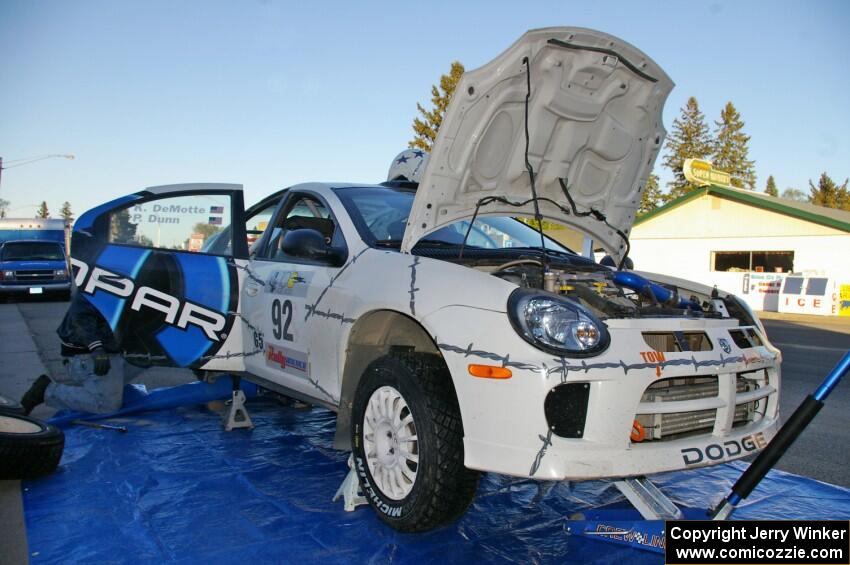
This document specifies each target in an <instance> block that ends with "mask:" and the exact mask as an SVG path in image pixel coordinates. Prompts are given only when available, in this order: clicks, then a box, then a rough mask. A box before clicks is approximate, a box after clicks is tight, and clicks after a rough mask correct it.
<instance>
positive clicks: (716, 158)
mask: <svg viewBox="0 0 850 565" xmlns="http://www.w3.org/2000/svg"><path fill="white" fill-rule="evenodd" d="M714 125H715V126H716V129H715V134H714V137H715V140H714V149H713V151H712V155H711V156H712V162H713V166H714V168H715V169H719V170H721V171H726V172H727V173H729V175H730V176H731V177H732V186H735V187H738V188H747V189H749V190H753V189H754V188H755V187H756V172H755V168H754V167H753V164H754V163H755V161H750V160H749V159H747V157H748V154H749V148H748V145H747V144H748V143H749V142H750V136H749V135H747V134H745V133H744V131H743V129H744V121H743V120H742V119H741V114H740V113H739V112H738V110H736V109H735V106H734V105H733V104H732V103H731V102H727V103H726V106H724V107H723V110H721V112H720V119H719V120H718V121H716V122H714Z"/></svg>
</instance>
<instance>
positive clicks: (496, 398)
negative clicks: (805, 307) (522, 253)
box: [426, 306, 780, 480]
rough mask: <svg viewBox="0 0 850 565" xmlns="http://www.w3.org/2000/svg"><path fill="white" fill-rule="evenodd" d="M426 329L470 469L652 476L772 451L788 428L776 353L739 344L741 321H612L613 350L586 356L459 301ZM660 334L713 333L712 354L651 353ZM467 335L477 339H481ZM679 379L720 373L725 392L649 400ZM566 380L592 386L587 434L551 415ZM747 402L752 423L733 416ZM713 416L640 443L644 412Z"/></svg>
mask: <svg viewBox="0 0 850 565" xmlns="http://www.w3.org/2000/svg"><path fill="white" fill-rule="evenodd" d="M426 323H427V325H428V327H429V329H431V330H432V332H433V335H436V336H437V341H438V346H439V347H440V350H441V352H442V354H443V357H444V358H445V360H446V363H447V365H448V367H449V370H450V372H451V373H452V377H453V381H454V385H455V390H456V392H457V396H458V403H459V405H460V410H461V416H462V418H463V426H464V450H465V464H466V466H467V467H469V468H472V469H479V470H482V471H492V472H498V473H503V474H508V475H515V476H521V477H534V478H539V479H546V480H563V479H598V478H609V477H626V476H634V475H646V474H652V473H659V472H663V471H672V470H679V469H685V468H694V467H702V466H707V465H713V464H717V463H722V462H726V461H732V460H734V459H738V458H740V457H744V456H747V455H749V454H751V453H755V452H757V451H759V450H760V449H761V448H763V447H764V446H766V445H767V442H769V441H770V439H771V438H772V437H773V436H774V435H775V434H776V431H777V430H778V427H779V418H778V406H779V402H778V400H779V388H780V373H779V360H780V357H779V353H778V351H775V350H771V349H770V348H769V347H767V346H765V345H759V346H756V347H745V348H743V349H741V348H739V347H738V346H737V345H736V344H735V342H734V341H733V339H732V338H731V337H730V334H729V330H730V329H735V328H736V327H737V326H736V325H735V324H736V322H735V321H734V320H702V319H679V318H656V319H639V320H608V321H607V324H608V327H609V331H610V333H611V345H610V346H609V348H608V350H607V351H605V352H604V353H603V354H601V355H599V356H597V357H592V358H585V359H570V358H559V357H553V356H552V355H549V354H547V353H545V352H543V351H540V350H537V349H536V348H534V347H532V346H531V345H529V344H528V343H526V342H525V341H523V340H522V339H521V338H520V337H519V336H518V335H516V333H515V332H514V330H513V329H512V328H511V326H510V323H509V322H508V319H507V315H506V314H504V313H500V312H493V311H484V310H479V309H472V308H467V307H464V306H451V307H447V308H444V309H442V310H439V311H437V312H435V313H433V314H431V315H430V316H428V317H427V319H426ZM663 330H666V331H700V332H705V334H706V335H707V336H708V339H709V341H710V342H711V344H712V348H711V350H709V351H685V352H676V353H673V352H667V353H664V354H663V356H662V357H661V358H659V357H658V356H657V355H650V354H649V352H653V348H652V347H650V346H649V345H648V344H647V342H646V341H645V339H644V337H643V332H658V331H663ZM469 336H475V338H474V341H472V343H470V339H469ZM721 344H722V347H721ZM642 354H643V355H642ZM647 359H649V362H647ZM471 363H476V364H490V365H500V366H505V367H508V368H510V369H511V370H512V372H513V376H512V377H511V378H510V379H504V380H494V379H485V378H477V377H473V376H471V375H470V374H469V372H468V365H469V364H471ZM756 373H757V374H758V383H757V384H758V386H759V388H758V389H757V390H756V391H748V392H740V391H739V390H737V387H736V384H735V383H736V381H737V380H739V379H741V378H743V377H741V375H749V376H750V377H748V378H752V377H751V375H753V374H756ZM674 377H710V378H712V379H714V378H716V383H717V387H716V393H712V394H713V396H711V397H710V398H705V397H703V398H700V399H697V400H680V401H673V402H666V403H659V402H651V401H647V398H646V397H645V396H644V395H645V393H646V392H647V389H648V388H649V387H650V386H651V385H653V383H657V382H659V381H660V380H662V379H668V378H674ZM753 382H756V381H753ZM562 383H583V384H586V385H587V386H588V388H589V394H588V402H587V415H586V418H585V421H584V427H583V429H582V432H581V434H580V435H579V436H578V437H571V438H568V437H560V436H558V435H557V434H556V433H554V431H553V430H552V429H550V424H549V423H548V422H547V419H546V416H545V414H544V402H545V399H546V396H547V394H549V392H550V390H551V389H553V388H555V387H556V386H558V385H560V384H562ZM746 403H752V404H751V406H753V407H754V408H755V409H754V410H753V411H752V412H753V413H752V415H751V419H749V420H748V421H746V422H741V421H736V418H737V417H738V416H736V410H735V408H736V406H737V407H739V408H740V406H742V405H744V404H746ZM707 409H708V410H709V412H710V413H711V414H712V419H711V422H710V423H709V424H707V428H703V429H701V430H699V431H694V432H692V433H690V434H687V433H682V434H674V435H672V436H671V437H672V439H670V438H668V437H664V438H661V439H657V440H654V441H635V440H634V439H633V435H632V432H633V424H634V422H635V420H636V417H637V415H638V414H646V413H647V411H652V412H660V413H668V414H672V413H675V416H674V418H680V417H687V416H688V415H689V414H695V413H700V414H702V415H703V416H704V415H705V414H706V410H707ZM712 411H713V412H712ZM738 413H739V414H740V410H739V411H738ZM680 415H684V416H680ZM659 418H660V416H659Z"/></svg>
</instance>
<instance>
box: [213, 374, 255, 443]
mask: <svg viewBox="0 0 850 565" xmlns="http://www.w3.org/2000/svg"><path fill="white" fill-rule="evenodd" d="M230 379H231V381H232V382H233V396H232V397H231V399H230V402H229V404H230V405H229V406H228V407H227V411H226V412H225V413H224V417H223V418H222V422H221V425H222V426H224V431H226V432H229V431H231V430H234V429H236V428H253V427H254V423H253V422H252V421H251V416H249V415H248V410H246V409H245V393H244V392H243V391H242V389H241V388H240V382H241V380H242V379H240V378H239V377H237V376H234V375H230Z"/></svg>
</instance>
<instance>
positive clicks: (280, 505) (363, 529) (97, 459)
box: [24, 399, 850, 565]
mask: <svg viewBox="0 0 850 565" xmlns="http://www.w3.org/2000/svg"><path fill="white" fill-rule="evenodd" d="M249 409H250V414H251V417H252V419H253V421H254V424H255V425H256V428H255V429H254V430H236V431H233V432H224V431H223V430H222V427H221V423H220V418H219V415H218V414H217V413H216V412H213V411H211V410H209V409H207V408H205V407H183V408H175V409H171V410H165V411H157V412H144V413H141V414H137V415H135V416H125V417H122V418H113V419H110V420H108V421H107V422H106V423H110V424H116V423H120V424H121V425H126V426H128V427H129V428H130V431H129V432H128V433H126V434H120V433H117V432H114V431H107V430H98V429H91V428H83V427H77V426H72V427H70V428H67V429H66V430H65V433H66V447H65V454H64V456H63V458H62V462H61V465H60V468H59V470H58V471H57V472H56V473H55V474H53V475H51V476H49V477H46V478H44V479H40V480H35V481H27V482H26V483H24V488H25V490H24V509H25V515H26V522H27V535H28V538H29V548H30V554H31V562H32V563H35V564H38V563H90V562H96V563H121V564H124V563H126V564H132V563H201V562H203V563H252V564H253V565H259V564H261V563H280V562H302V561H307V562H314V561H321V562H323V563H334V562H339V563H343V562H344V563H351V562H355V563H370V562H371V563H384V562H396V563H421V562H440V563H443V562H469V561H472V562H504V561H513V562H522V563H527V562H537V563H547V562H558V563H564V562H577V563H589V562H597V563H617V562H629V563H644V562H646V563H663V556H662V555H660V554H654V553H649V552H645V551H639V550H634V549H630V548H627V547H622V546H616V545H612V544H607V543H604V542H599V541H595V540H591V539H587V538H582V537H577V536H572V535H569V534H568V533H567V532H566V526H567V524H568V522H567V517H568V516H570V515H572V514H573V513H575V512H580V511H581V510H583V509H586V508H592V507H598V506H601V505H605V504H612V503H613V504H617V503H618V501H621V500H622V497H621V496H620V495H619V492H618V491H617V490H616V488H615V487H614V486H613V485H611V484H610V483H607V482H603V481H595V482H586V483H577V484H576V483H574V484H569V483H541V482H537V481H530V480H520V479H515V478H510V477H502V476H498V475H489V474H488V475H485V476H484V477H483V479H482V481H481V485H480V488H479V491H478V494H477V496H476V499H475V502H474V503H473V506H472V507H471V508H470V509H469V511H468V512H467V514H466V515H465V516H464V517H463V518H462V519H461V520H459V521H458V522H457V523H456V524H453V525H451V526H449V527H446V528H443V529H441V530H438V531H434V532H429V533H425V534H400V533H397V532H395V531H393V530H391V529H390V528H388V527H387V526H385V525H384V524H383V523H382V522H380V521H379V520H378V519H377V517H376V516H375V514H374V513H373V512H372V511H371V509H370V508H368V507H366V506H362V507H358V509H357V510H356V511H355V512H345V511H344V510H343V506H342V502H341V501H340V502H336V503H334V502H331V497H332V496H333V494H334V493H335V491H336V489H337V487H338V486H339V485H340V483H341V481H342V480H343V478H344V477H345V475H346V473H347V470H348V469H347V466H346V459H347V454H344V453H340V452H337V451H335V450H333V449H332V447H331V446H332V442H333V434H334V424H335V422H334V415H333V414H332V413H330V412H328V411H326V410H323V409H312V410H303V409H297V408H294V407H281V406H279V405H278V404H277V403H275V402H274V401H272V400H268V399H259V400H257V401H254V402H251V403H250V404H249ZM744 468H745V465H744V464H740V463H733V464H728V465H721V466H718V467H713V468H710V469H703V470H699V471H691V472H686V473H670V474H666V475H663V476H660V477H658V478H657V480H656V481H655V482H656V484H658V485H659V486H660V487H661V488H662V489H663V490H664V491H665V492H666V493H667V494H668V495H669V496H670V497H671V498H673V499H674V500H676V501H677V502H679V503H681V504H684V505H687V506H691V507H701V508H706V507H708V506H710V505H712V504H714V503H716V502H717V501H718V500H719V499H720V497H721V495H722V494H724V493H726V492H727V491H728V489H729V487H730V486H731V485H732V483H733V482H734V481H735V479H737V477H738V475H739V474H740V472H741V471H742V470H743V469H744ZM620 504H622V502H620ZM735 517H736V518H737V519H745V518H746V519H780V518H800V519H802V518H806V519H847V518H848V517H850V490H847V489H844V488H840V487H836V486H833V485H828V484H824V483H820V482H818V481H814V480H812V479H807V478H804V477H798V476H795V475H790V474H787V473H782V472H775V471H774V472H771V473H770V475H768V477H767V478H766V479H765V481H764V482H763V483H762V484H761V485H760V486H759V488H758V489H757V490H756V491H755V492H754V493H753V494H752V495H751V496H750V498H749V499H748V500H747V501H746V502H745V504H744V505H743V506H742V507H741V508H740V509H739V510H738V512H737V513H736V514H735Z"/></svg>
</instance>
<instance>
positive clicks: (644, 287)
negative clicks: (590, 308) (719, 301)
mask: <svg viewBox="0 0 850 565" xmlns="http://www.w3.org/2000/svg"><path fill="white" fill-rule="evenodd" d="M613 280H614V283H615V284H618V285H620V286H624V287H626V288H630V289H632V290H634V291H635V292H640V293H644V294H646V293H650V292H651V293H652V295H653V296H654V297H655V299H656V300H658V302H660V303H661V304H665V305H667V306H673V307H675V308H681V309H683V310H699V311H702V306H700V305H699V303H698V302H696V301H694V300H690V299H686V298H680V297H679V294H678V293H677V292H676V291H675V290H670V289H669V288H665V287H663V286H661V285H660V284H656V283H654V282H652V281H650V280H648V279H645V278H643V277H642V276H640V275H637V274H635V273H632V272H628V271H617V272H616V273H614V277H613Z"/></svg>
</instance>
